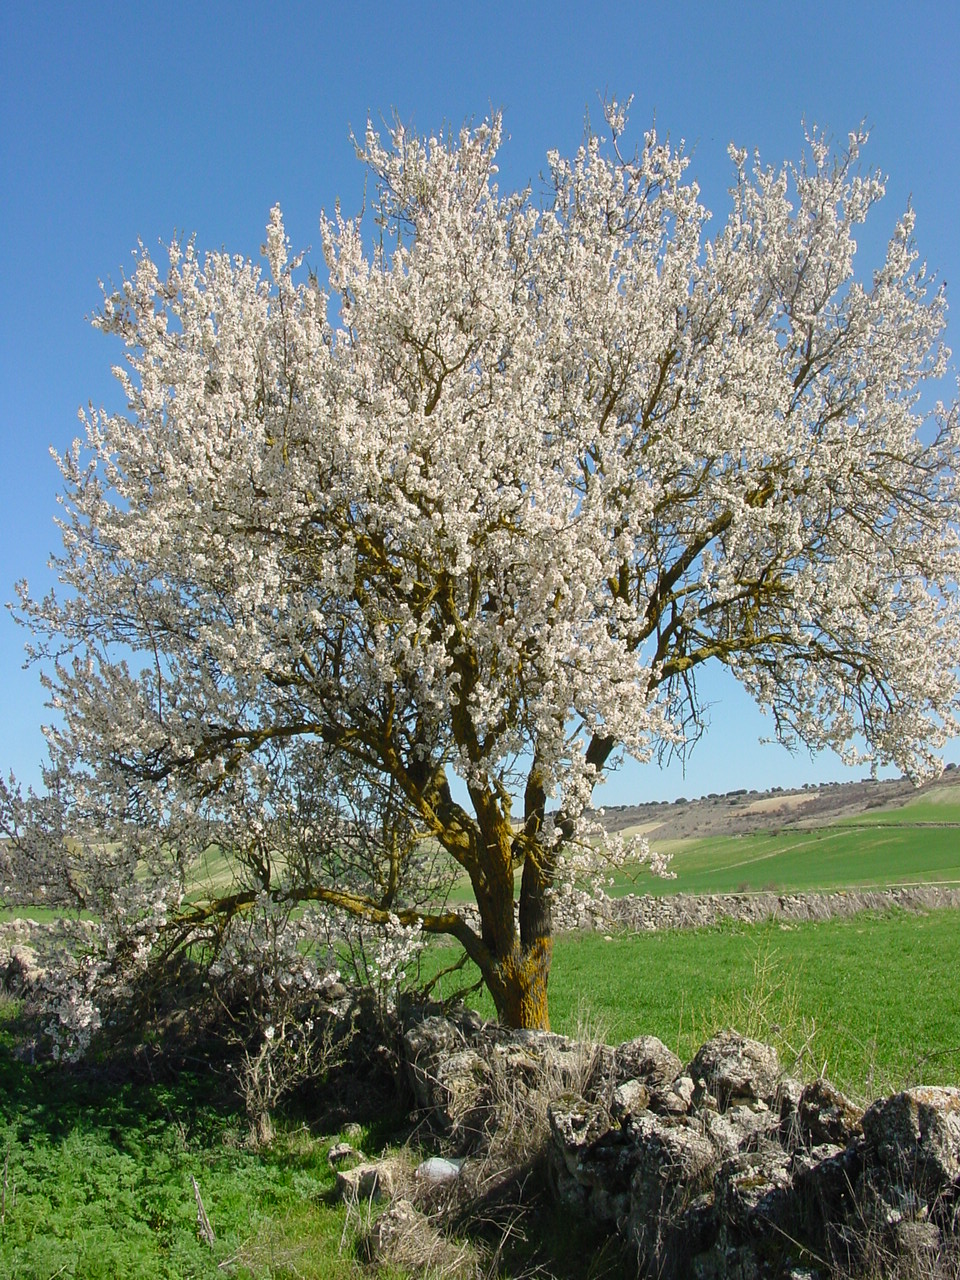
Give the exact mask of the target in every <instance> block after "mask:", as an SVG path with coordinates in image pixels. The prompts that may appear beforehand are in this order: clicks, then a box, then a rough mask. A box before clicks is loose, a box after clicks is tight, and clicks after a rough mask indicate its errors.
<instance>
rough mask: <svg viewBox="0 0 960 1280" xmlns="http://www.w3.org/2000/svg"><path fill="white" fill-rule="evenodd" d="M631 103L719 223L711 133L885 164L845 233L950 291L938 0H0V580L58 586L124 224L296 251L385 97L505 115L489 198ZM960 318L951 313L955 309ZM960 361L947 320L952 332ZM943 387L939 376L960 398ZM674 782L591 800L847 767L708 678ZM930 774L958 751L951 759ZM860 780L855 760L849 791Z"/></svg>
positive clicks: (3, 708)
mask: <svg viewBox="0 0 960 1280" xmlns="http://www.w3.org/2000/svg"><path fill="white" fill-rule="evenodd" d="M605 90H606V91H608V92H609V93H610V94H613V95H615V96H618V97H625V96H626V95H627V94H630V93H633V94H634V95H635V99H634V106H633V112H632V124H633V125H634V126H635V127H636V128H638V129H642V128H643V127H645V126H646V125H647V124H649V122H650V121H651V120H653V119H654V118H655V119H656V123H657V126H658V129H659V130H660V131H661V132H662V133H669V134H670V136H671V137H672V138H673V139H674V140H678V139H680V138H684V139H685V140H686V142H687V145H688V147H689V148H690V149H691V150H692V154H693V170H694V173H695V175H696V177H697V178H698V179H699V181H700V183H701V187H702V189H703V192H704V197H705V200H706V202H707V204H708V205H709V206H710V207H712V208H713V209H714V210H715V212H716V215H717V219H718V221H719V220H722V218H723V217H724V216H725V213H726V203H725V193H726V188H727V185H728V183H729V179H730V173H731V171H730V166H729V162H728V160H727V157H726V146H727V143H728V142H730V141H734V142H736V143H737V144H738V145H739V146H746V147H750V148H753V147H759V149H760V151H761V154H762V156H763V157H764V158H765V159H766V160H767V161H768V162H770V163H772V164H779V163H780V162H781V161H782V160H783V159H785V158H787V157H795V156H796V155H797V154H798V152H799V150H800V147H801V145H802V121H803V120H806V121H807V122H808V123H810V124H813V123H816V124H818V125H821V126H825V127H826V128H828V129H830V130H831V131H833V132H834V133H835V134H836V136H838V137H839V138H841V139H843V138H845V137H846V134H847V132H848V131H849V130H850V129H853V128H855V127H856V126H857V124H859V122H860V121H861V120H866V122H867V123H868V125H869V126H870V127H871V129H872V138H871V143H870V146H869V148H868V151H867V155H866V162H867V164H868V165H869V166H870V167H876V168H879V169H881V170H883V171H884V172H886V173H888V174H889V175H890V181H889V187H888V197H887V200H886V201H885V202H884V204H883V205H882V206H881V207H880V209H879V210H877V211H876V215H875V218H874V221H873V225H872V228H870V230H869V231H868V232H867V233H866V234H865V235H864V237H863V239H862V245H863V258H864V261H865V264H866V265H867V266H868V267H869V266H872V265H873V264H874V263H875V261H876V258H877V255H878V254H879V253H880V252H881V250H882V246H883V244H884V243H885V240H886V237H887V235H888V234H889V231H890V229H891V227H892V225H893V221H894V219H895V217H896V216H897V214H898V213H899V212H900V211H901V210H902V208H903V206H904V205H905V203H906V202H907V200H908V198H912V201H913V205H914V207H915V209H916V211H917V239H918V243H919V245H920V248H921V251H922V253H923V255H924V256H925V257H926V258H927V260H928V261H929V262H930V264H931V265H933V266H935V267H937V269H938V270H939V272H940V274H941V277H942V278H943V279H945V280H946V281H947V282H948V285H949V284H950V283H952V282H954V281H956V282H957V290H954V291H953V296H954V297H956V296H957V291H958V290H960V247H958V232H960V223H958V213H957V211H958V208H960V7H958V6H957V5H956V4H951V3H944V2H943V0H936V2H934V0H917V2H916V3H914V4H912V5H904V4H903V3H902V2H898V3H896V4H895V3H893V2H892V0H873V2H872V3H864V2H862V0H857V2H856V3H848V2H846V0H831V2H830V3H823V2H822V0H808V3H805V4H802V5H798V4H786V3H780V2H779V0H741V2H739V3H727V2H726V0H709V2H708V0H703V2H702V3H694V2H693V0H671V2H670V3H664V0H659V2H658V3H648V2H647V0H635V2H634V3H626V2H625V0H590V2H589V3H585V2H584V0H572V2H571V3H569V4H567V5H559V4H548V3H539V4H533V3H527V2H526V0H509V2H508V3H502V2H501V0H487V2H485V3H452V2H450V0H448V2H447V3H425V2H423V0H405V2H404V3H400V4H398V3H395V2H391V3H380V0H372V2H370V3H367V4H356V3H353V4H352V3H344V2H341V3H339V4H331V3H325V2H324V0H314V3H301V4H293V3H283V0H275V2H273V3H270V4H267V3H252V2H245V0H234V2H233V3H207V4H205V3H193V4H189V5H187V4H182V3H179V0H168V3H166V4H164V5H155V4H150V5H144V4H138V3H136V2H135V0H134V2H131V0H126V2H125V3H122V4H120V3H116V4H112V3H102V2H101V0H88V2H87V3H84V4H80V3H61V4H49V3H45V2H44V0H37V2H36V3H30V4H26V3H9V4H7V5H5V6H3V16H2V17H0V181H2V188H0V255H2V257H0V268H2V276H0V279H2V284H3V294H2V302H0V440H2V455H0V456H2V465H0V521H2V530H0V592H2V599H3V600H7V599H11V598H12V597H13V584H14V582H15V581H16V580H17V579H19V578H21V577H26V578H27V579H28V580H29V581H30V583H31V586H32V587H33V589H34V590H35V591H37V592H39V591H42V590H45V589H46V588H47V587H48V586H49V584H50V575H49V573H48V571H47V568H46V560H47V556H48V554H49V552H50V551H51V549H52V548H53V547H54V546H55V545H56V542H57V533H56V530H55V528H54V526H53V518H54V516H55V514H56V494H57V489H58V479H59V477H58V474H57V472H56V470H55V468H54V466H53V463H52V462H51V460H50V458H49V456H48V448H49V447H50V446H51V445H53V446H54V447H56V448H60V449H63V448H65V447H66V446H68V444H69V442H70V440H71V439H72V438H73V436H75V435H76V434H77V432H78V424H77V417H76V414H77V408H78V406H79V405H80V404H85V403H86V402H87V401H93V402H94V403H96V404H104V403H105V404H107V405H111V404H115V403H116V396H115V392H114V384H113V381H112V378H111V376H110V366H111V364H113V363H115V362H116V361H117V359H118V358H119V352H118V350H117V349H116V348H115V347H113V346H112V345H111V343H110V341H109V340H108V339H106V338H103V337H101V336H100V335H98V334H96V333H94V332H93V331H92V330H91V329H90V327H89V325H88V324H87V323H86V321H85V317H86V316H88V315H89V314H90V313H91V312H92V311H93V310H94V309H95V308H96V307H97V305H98V302H99V297H100V294H99V290H98V287H97V281H98V279H105V280H106V279H109V278H113V279H114V280H117V279H118V278H119V276H120V274H121V272H122V271H123V270H124V269H125V267H126V266H127V265H128V264H129V263H130V261H131V258H130V254H131V250H132V249H133V248H134V246H135V245H136V242H137V239H138V237H139V238H141V239H142V240H143V241H144V243H145V244H147V245H148V246H150V247H151V248H154V247H155V246H156V245H157V243H158V241H161V240H162V241H164V242H168V241H169V240H170V239H171V238H172V237H173V236H174V235H175V234H177V233H186V234H188V235H189V234H193V233H195V234H196V237H197V242H198V244H199V246H200V247H201V248H220V247H222V246H223V247H226V248H228V249H229V250H230V251H231V252H239V253H242V254H244V255H256V254H257V253H258V251H259V246H260V243H261V241H262V239H263V230H264V226H265V223H266V220H267V214H268V211H269V209H270V207H271V206H272V205H273V204H274V203H276V202H277V201H279V202H280V204H281V206H282V207H283V210H284V216H285V220H286V226H287V230H288V233H289V234H290V236H291V239H292V240H293V242H294V245H295V246H308V245H317V243H318V239H319V237H318V234H317V220H318V215H319V213H320V210H321V208H326V209H327V210H331V209H332V206H333V203H334V200H335V198H336V197H337V196H338V195H339V196H340V197H341V198H342V201H343V204H344V208H345V210H347V211H348V212H352V211H354V210H355V209H357V208H358V207H359V204H360V201H361V199H362V194H363V187H362V184H363V173H362V170H361V169H360V167H359V166H358V164H357V162H356V160H355V158H354V154H353V150H352V147H351V145H350V141H349V130H350V127H351V126H352V127H353V128H355V129H356V130H358V131H359V130H361V129H362V128H363V125H364V122H365V120H366V117H367V114H368V113H371V114H372V115H373V116H374V118H376V117H378V116H389V115H390V114H391V113H392V112H393V111H394V110H396V112H397V113H398V114H399V115H400V117H401V118H402V119H403V120H404V121H405V122H410V123H412V124H413V125H414V126H415V127H416V128H418V129H420V130H422V131H425V132H426V131H430V130H434V129H436V128H438V127H439V126H440V125H442V124H444V123H452V124H456V125H459V124H460V123H462V122H463V121H464V120H469V119H480V118H482V117H483V116H485V115H486V114H487V113H488V112H489V110H490V109H491V108H502V109H503V111H504V112H505V119H506V129H507V132H508V134H509V141H508V143H507V145H506V146H505V148H504V150H503V152H502V154H501V158H500V159H501V184H502V186H503V187H507V186H514V185H522V184H524V183H526V182H527V181H529V180H534V181H535V180H536V178H537V175H538V174H539V173H540V171H541V169H542V168H543V165H544V157H545V154H546V152H547V150H548V149H549V148H551V147H557V148H559V149H560V150H561V151H565V152H570V151H572V150H574V149H575V148H576V146H577V144H578V142H579V141H580V139H581V137H582V132H583V122H584V117H585V113H586V112H587V111H590V112H591V113H592V115H593V118H594V120H596V121H598V122H599V120H600V112H599V107H598V95H599V94H602V93H603V92H604V91H605ZM955 310H956V311H960V305H957V304H956V303H955ZM951 331H952V335H953V340H954V343H955V345H957V346H958V348H960V336H958V334H960V320H958V319H957V318H956V316H955V318H954V322H953V324H952V326H951ZM953 385H954V384H953V382H952V381H951V382H949V383H948V384H947V385H946V386H945V387H944V389H943V395H944V396H949V397H950V398H952V396H953V394H954V391H953ZM25 638H26V637H25V635H24V632H23V631H22V630H21V629H20V628H18V627H16V626H15V625H14V623H13V621H12V620H11V619H10V617H9V616H3V617H2V618H0V769H2V770H3V771H4V772H6V771H7V770H8V769H10V768H12V769H14V771H15V772H16V773H17V774H18V776H19V777H21V778H23V779H25V780H26V781H28V782H35V781H36V780H37V778H38V773H39V762H40V759H41V757H42V755H43V742H42V738H41V736H40V732H39V725H40V723H41V721H42V720H43V719H44V718H45V714H46V713H45V711H44V706H43V695H42V692H41V690H40V687H39V681H38V676H37V672H36V671H34V670H30V671H23V670H22V669H21V666H22V659H23V644H24V641H25ZM708 692H709V696H710V697H711V698H712V699H713V700H715V705H714V707H713V710H712V713H711V720H712V727H711V729H710V731H709V733H708V736H707V738H706V739H705V740H704V741H703V742H702V743H701V744H700V746H699V747H698V748H697V750H696V751H695V752H694V753H693V755H692V757H691V759H690V760H689V762H688V765H687V772H686V777H683V776H682V775H681V774H680V772H679V770H677V769H672V770H670V771H668V772H667V773H665V774H661V773H659V772H658V771H657V770H656V769H655V767H652V766H651V767H648V768H645V769H642V770H641V769H636V768H631V769H627V770H625V771H623V772H622V773H621V774H620V775H618V776H617V778H616V779H614V781H613V782H612V783H611V784H610V785H609V786H607V787H606V788H605V789H604V794H603V799H604V800H605V801H606V802H607V803H619V802H626V801H630V800H632V799H644V798H667V799H669V798H673V797H675V796H676V795H677V794H681V793H682V794H686V795H699V794H702V793H705V792H708V791H724V790H728V789H731V788H733V787H738V786H746V787H757V788H765V787H768V786H773V785H781V786H789V785H797V784H800V783H803V782H813V781H818V780H827V779H834V778H841V777H844V776H847V775H846V774H845V773H844V771H843V769H842V768H841V767H840V766H839V764H838V763H837V762H836V761H835V760H834V759H833V758H832V757H821V758H818V759H816V760H811V759H810V758H809V756H807V755H800V756H797V757H791V756H789V755H788V754H787V753H786V752H785V751H783V750H782V749H781V748H778V747H775V746H765V747H761V746H760V745H759V744H758V738H759V737H760V736H761V735H762V734H763V733H764V731H765V726H764V724H763V722H762V721H761V720H760V718H759V717H758V716H757V715H756V714H755V712H754V711H753V709H752V707H751V705H750V704H749V703H748V702H747V701H746V700H745V699H744V698H743V697H742V696H741V695H739V694H738V692H737V690H736V689H735V688H731V687H729V686H728V685H726V684H725V683H723V682H719V683H715V684H711V685H710V687H709V689H708ZM947 759H949V760H957V759H960V748H957V747H955V748H954V749H953V750H952V751H951V752H948V754H947ZM862 773H863V770H858V771H856V773H855V775H854V776H860V775H861V774H862Z"/></svg>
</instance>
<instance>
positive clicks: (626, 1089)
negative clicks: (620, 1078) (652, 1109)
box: [610, 1080, 650, 1121]
mask: <svg viewBox="0 0 960 1280" xmlns="http://www.w3.org/2000/svg"><path fill="white" fill-rule="evenodd" d="M649 1102H650V1091H649V1089H648V1088H647V1086H646V1085H645V1084H644V1083H643V1081H642V1080H624V1082H623V1084H618V1085H617V1087H616V1088H615V1089H614V1091H613V1094H612V1095H611V1099H610V1113H611V1115H612V1116H613V1118H614V1119H615V1120H619V1121H622V1120H625V1119H626V1117H627V1116H633V1115H637V1114H638V1113H639V1112H641V1111H646V1109H647V1106H648V1104H649Z"/></svg>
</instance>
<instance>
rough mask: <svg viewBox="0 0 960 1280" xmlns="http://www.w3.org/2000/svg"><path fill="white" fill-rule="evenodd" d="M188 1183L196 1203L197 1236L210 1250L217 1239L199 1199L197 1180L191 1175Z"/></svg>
mask: <svg viewBox="0 0 960 1280" xmlns="http://www.w3.org/2000/svg"><path fill="white" fill-rule="evenodd" d="M190 1181H191V1182H192V1183H193V1194H194V1196H195V1198H196V1201H197V1234H198V1235H199V1237H200V1239H201V1240H202V1241H203V1242H204V1244H208V1245H209V1246H210V1248H211V1249H212V1248H213V1246H214V1245H215V1244H216V1242H217V1237H216V1236H215V1235H214V1234H213V1227H211V1225H210V1219H209V1218H208V1217H207V1211H206V1209H204V1207H203V1201H202V1200H201V1199H200V1187H199V1186H198V1185H197V1180H196V1178H195V1177H194V1176H193V1174H192V1173H191V1175H190Z"/></svg>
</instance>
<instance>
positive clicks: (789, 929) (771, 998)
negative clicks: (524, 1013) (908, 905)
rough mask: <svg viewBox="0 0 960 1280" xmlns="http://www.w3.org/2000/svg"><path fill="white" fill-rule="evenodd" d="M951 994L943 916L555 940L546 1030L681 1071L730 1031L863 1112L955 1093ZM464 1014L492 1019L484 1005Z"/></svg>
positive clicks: (952, 969)
mask: <svg viewBox="0 0 960 1280" xmlns="http://www.w3.org/2000/svg"><path fill="white" fill-rule="evenodd" d="M454 954H455V953H454V952H453V951H452V950H451V949H447V950H446V952H445V953H444V952H441V951H439V950H438V952H437V953H435V954H433V955H430V956H428V957H427V958H426V960H425V965H426V966H427V967H428V968H429V969H430V970H431V971H433V970H434V969H435V968H439V967H440V965H441V963H442V960H443V957H444V955H445V957H446V959H447V960H448V961H449V959H450V958H451V957H452V956H453V955H454ZM468 976H469V975H468ZM457 979H458V981H460V982H463V981H464V980H465V979H464V975H463V974H458V975H457ZM958 981H960V911H956V910H940V911H931V912H929V913H926V914H924V915H912V914H908V913H906V912H900V911H895V912H889V913H867V914H864V915H860V916H850V917H846V918H843V919H836V920H828V921H822V922H815V923H802V924H785V923H782V922H776V921H773V922H768V923H766V924H762V925H752V926H746V925H733V924H723V925H718V926H715V927H711V928H705V929H690V930H677V931H674V932H669V933H668V932H662V933H642V934H632V933H618V934H614V935H607V936H604V935H603V934H584V935H567V936H563V937H560V938H558V939H557V940H556V943H555V946H554V959H553V968H552V970H551V975H550V1009H551V1024H552V1026H553V1029H554V1030H555V1031H560V1032H563V1033H565V1034H568V1035H576V1034H578V1031H580V1030H582V1029H583V1028H586V1029H587V1030H590V1031H592V1032H593V1033H595V1034H597V1035H599V1036H600V1037H601V1038H602V1039H604V1040H606V1041H608V1042H610V1043H613V1044H616V1043H618V1042H619V1041H621V1040H626V1039H629V1038H631V1037H633V1036H636V1035H640V1034H648V1035H656V1036H659V1038H660V1039H661V1040H662V1041H663V1042H664V1044H666V1045H667V1046H668V1047H669V1048H671V1049H673V1050H674V1051H675V1052H676V1053H677V1054H678V1055H679V1056H680V1057H681V1058H682V1059H683V1060H684V1061H689V1059H690V1058H691V1057H692V1056H693V1054H694V1052H695V1051H696V1049H697V1048H698V1047H699V1046H700V1045H701V1044H702V1043H703V1041H704V1040H705V1039H706V1038H708V1037H709V1036H710V1035H712V1034H713V1033H714V1032H715V1031H718V1030H720V1029H722V1028H723V1027H727V1026H733V1027H736V1028H737V1029H738V1030H740V1031H742V1032H743V1033H744V1034H748V1035H753V1036H756V1037H758V1038H760V1039H765V1040H768V1041H769V1042H771V1043H774V1044H776V1045H777V1047H778V1049H779V1050H780V1053H781V1057H782V1059H783V1062H784V1065H785V1066H786V1067H787V1068H788V1069H795V1070H797V1072H798V1073H799V1074H802V1075H808V1076H809V1075H817V1074H820V1073H821V1072H823V1073H825V1074H826V1075H827V1076H829V1078H830V1079H831V1080H833V1081H834V1082H835V1083H836V1084H838V1085H840V1086H841V1087H842V1088H844V1089H846V1090H847V1091H848V1092H850V1093H852V1094H855V1095H856V1096H857V1097H860V1098H864V1099H865V1098H867V1097H868V1096H869V1097H874V1096H877V1095H878V1094H880V1093H882V1092H884V1091H889V1090H892V1089H895V1088H897V1087H902V1085H903V1084H905V1083H907V1082H911V1083H916V1082H920V1081H922V1082H923V1083H928V1084H952V1083H956V1082H957V1081H958V1080H960V1001H958V1000H957V982H958ZM449 986H450V983H449V982H448V989H449ZM920 992H922V993H923V997H922V999H919V998H918V993H920ZM471 1002H472V1003H475V1005H476V1007H477V1008H478V1009H479V1010H480V1011H481V1012H482V1013H483V1014H484V1015H485V1016H488V1017H492V1016H493V1006H492V1003H491V1001H490V998H489V997H488V996H487V995H486V993H485V992H480V993H477V994H476V995H474V996H472V997H471ZM798 1056H799V1061H797V1062H795V1061H794V1059H796V1058H797V1057H798Z"/></svg>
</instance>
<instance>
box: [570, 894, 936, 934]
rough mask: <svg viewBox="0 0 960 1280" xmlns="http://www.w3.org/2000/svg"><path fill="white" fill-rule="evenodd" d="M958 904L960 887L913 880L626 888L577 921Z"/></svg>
mask: <svg viewBox="0 0 960 1280" xmlns="http://www.w3.org/2000/svg"><path fill="white" fill-rule="evenodd" d="M938 907H955V908H960V888H947V887H943V886H939V885H909V886H901V887H897V888H892V889H843V890H838V891H837V892H835V893H776V892H763V893H702V894H701V893H673V894H666V895H663V896H660V897H658V896H654V895H653V894H626V895H625V896H624V897H622V898H608V899H606V900H605V901H604V902H602V903H597V904H591V907H590V908H589V909H583V910H581V911H580V912H579V913H578V914H577V916H576V918H575V919H574V920H573V921H572V922H571V924H572V925H573V926H574V927H579V928H588V929H599V928H603V927H605V926H607V925H609V924H615V925H619V926H620V927H622V928H626V929H635V930H637V931H646V930H654V929H695V928H700V927H702V926H704V925H713V924H718V923H719V922H720V921H721V920H734V921H737V922H738V923H742V924H756V923H758V922H760V921H762V920H770V919H782V920H789V921H803V920H829V919H832V918H834V917H836V916H850V915H855V914H856V913H857V912H860V911H889V910H891V909H892V908H898V909H900V910H902V911H931V910H934V909H936V908H938Z"/></svg>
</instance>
